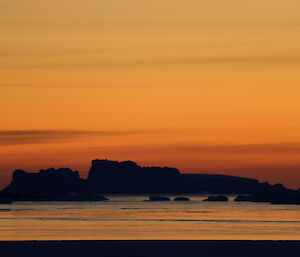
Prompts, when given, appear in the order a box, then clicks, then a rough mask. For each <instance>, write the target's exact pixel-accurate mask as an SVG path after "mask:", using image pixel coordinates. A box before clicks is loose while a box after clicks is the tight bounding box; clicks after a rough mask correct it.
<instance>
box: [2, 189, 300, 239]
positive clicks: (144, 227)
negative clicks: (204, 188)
mask: <svg viewBox="0 0 300 257" xmlns="http://www.w3.org/2000/svg"><path fill="white" fill-rule="evenodd" d="M107 197H108V198H109V199H110V200H109V201H103V202H15V203H13V204H10V205H3V204H2V205H0V240H3V241H7V240H173V239H174V240H300V205H272V204H269V203H252V202H234V201H233V196H230V197H229V199H230V201H229V202H203V199H205V198H206V196H205V195H190V196H189V197H190V199H191V201H189V202H177V201H173V200H171V201H169V202H149V201H145V200H147V199H148V198H149V196H142V195H139V196H128V195H107ZM173 198H174V196H171V199H173Z"/></svg>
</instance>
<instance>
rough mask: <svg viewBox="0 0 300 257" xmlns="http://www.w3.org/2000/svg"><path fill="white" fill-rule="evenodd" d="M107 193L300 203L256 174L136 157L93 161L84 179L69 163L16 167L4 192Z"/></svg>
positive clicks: (30, 195) (32, 196)
mask: <svg viewBox="0 0 300 257" xmlns="http://www.w3.org/2000/svg"><path fill="white" fill-rule="evenodd" d="M108 193H109V194H115V193H122V194H152V193H155V194H187V193H189V194H190V193H212V194H249V195H251V198H250V199H251V200H252V201H262V202H273V203H298V202H299V203H300V194H299V191H296V190H291V189H287V188H285V187H284V186H283V185H281V184H277V185H273V186H272V185H270V184H268V183H260V182H259V181H258V180H256V179H251V178H243V177H236V176H229V175H210V174H181V173H180V171H179V170H178V169H176V168H170V167H141V166H139V165H138V164H136V163H135V162H132V161H123V162H118V161H111V160H107V159H97V160H93V161H92V166H91V168H90V171H89V175H88V177H87V179H86V180H85V179H81V178H80V176H79V172H78V171H73V170H71V169H69V168H60V169H53V168H50V169H47V170H40V171H39V172H38V173H28V172H26V171H23V170H16V171H14V173H13V180H12V181H11V183H10V184H9V186H7V187H6V188H5V189H3V190H2V191H1V192H0V196H1V197H9V198H10V199H12V200H20V201H24V200H33V201H35V200H36V201H42V200H53V201H59V200H62V201H78V200H80V201H85V200H106V198H105V197H103V196H102V194H108ZM239 199H246V198H243V197H240V198H239ZM247 200H249V198H247Z"/></svg>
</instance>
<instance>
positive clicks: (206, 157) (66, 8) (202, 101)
mask: <svg viewBox="0 0 300 257" xmlns="http://www.w3.org/2000/svg"><path fill="white" fill-rule="evenodd" d="M299 13H300V2H299V1H296V0H284V1H283V0H265V1H261V0H251V1H248V0H246V1H238V0H227V1H218V0H213V1H207V0H197V1H196V0H186V1H183V0H172V1H171V0H166V1H158V0H153V1H144V0H142V1H141V0H126V1H122V0H113V1H111V0H101V1H98V0H86V1H84V2H83V1H78V0H72V1H71V0H60V1H58V0H52V1H50V0H45V1H37V0H27V1H21V0H15V1H9V0H0V179H1V181H0V186H4V185H6V184H7V183H8V181H9V180H10V176H11V172H12V170H14V169H15V168H24V169H28V170H30V171H34V170H35V169H39V168H46V167H49V166H54V167H59V166H69V167H70V168H74V169H79V170H80V171H81V172H82V174H83V176H84V175H85V174H86V172H87V170H88V167H89V165H90V160H91V159H94V158H111V159H115V160H127V159H131V160H134V161H137V162H138V163H139V164H142V165H163V166H175V167H178V168H180V169H181V170H182V171H183V172H208V173H226V174H233V175H240V176H248V177H254V178H259V179H261V180H267V181H270V182H272V183H277V182H283V183H285V185H288V186H292V187H294V188H299V187H300V158H299V156H300V133H299V131H300V120H299V118H298V117H299V112H300V101H299V99H300V76H299V68H300V33H299V31H300V30H299V29H300V16H299Z"/></svg>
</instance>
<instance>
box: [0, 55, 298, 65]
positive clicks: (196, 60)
mask: <svg viewBox="0 0 300 257" xmlns="http://www.w3.org/2000/svg"><path fill="white" fill-rule="evenodd" d="M299 63H300V56H297V55H292V54H291V53H272V54H269V55H244V56H243V55H241V56H209V57H185V58H163V57H161V58H156V59H140V60H139V59H137V60H126V59H125V60H116V61H98V60H94V61H93V62H91V61H82V60H80V62H75V61H74V62H70V63H68V62H57V63H49V62H47V63H44V62H41V63H32V64H20V65H1V66H0V68H1V69H61V68H63V69H76V68H93V67H112V66H116V67H117V66H121V67H123V66H128V67H130V66H153V65H201V64H202V65H209V64H269V65H271V64H272V65H281V64H284V65H286V64H296V65H297V64H299Z"/></svg>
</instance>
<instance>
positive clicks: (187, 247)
mask: <svg viewBox="0 0 300 257" xmlns="http://www.w3.org/2000/svg"><path fill="white" fill-rule="evenodd" d="M0 256H1V257H198V256H199V257H223V256H224V257H229V256H230V257H250V256H251V257H269V256H270V257H271V256H272V257H289V256H300V241H177V240H172V241H167V240H158V241H152V240H138V241H135V240H129V241H124V240H121V241H119V240H116V241H105V240H102V241H14V242H11V241H7V242H5V241H2V242H0Z"/></svg>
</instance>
